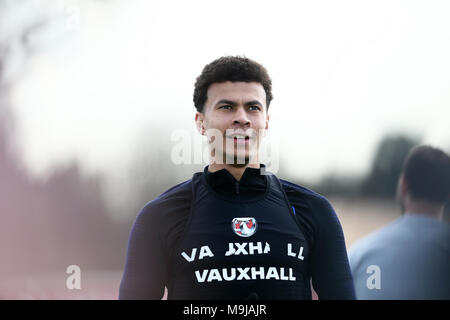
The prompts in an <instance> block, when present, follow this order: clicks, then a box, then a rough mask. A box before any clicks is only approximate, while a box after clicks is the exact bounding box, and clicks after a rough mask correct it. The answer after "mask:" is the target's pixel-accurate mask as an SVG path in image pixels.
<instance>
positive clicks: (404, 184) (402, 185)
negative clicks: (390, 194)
mask: <svg viewBox="0 0 450 320" xmlns="http://www.w3.org/2000/svg"><path fill="white" fill-rule="evenodd" d="M408 190H409V188H408V181H406V179H405V176H404V175H403V173H402V174H401V175H400V177H399V178H398V192H399V193H400V195H401V196H402V198H404V197H406V195H407V193H408Z"/></svg>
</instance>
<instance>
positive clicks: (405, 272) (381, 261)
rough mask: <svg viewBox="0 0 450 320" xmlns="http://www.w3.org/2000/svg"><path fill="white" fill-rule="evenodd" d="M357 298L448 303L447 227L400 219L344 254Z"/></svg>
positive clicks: (449, 232) (449, 227)
mask: <svg viewBox="0 0 450 320" xmlns="http://www.w3.org/2000/svg"><path fill="white" fill-rule="evenodd" d="M349 261H350V267H351V270H352V274H353V281H354V284H355V290H356V297H357V299H368V300H372V299H387V300H390V299H450V268H449V267H450V225H449V224H448V223H445V222H440V221H438V220H436V219H433V218H430V217H426V216H424V215H420V214H405V215H403V216H402V217H400V218H398V219H397V220H395V221H394V222H392V223H390V224H389V225H387V226H385V227H383V228H381V229H380V230H378V231H376V232H374V233H372V234H370V235H368V236H366V237H365V238H363V239H361V240H359V241H358V242H356V243H355V244H354V245H353V246H352V247H351V248H350V250H349Z"/></svg>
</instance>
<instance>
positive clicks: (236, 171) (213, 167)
mask: <svg viewBox="0 0 450 320" xmlns="http://www.w3.org/2000/svg"><path fill="white" fill-rule="evenodd" d="M246 168H255V169H259V168H260V164H259V163H252V164H246V165H232V164H217V163H211V164H210V165H209V166H208V171H209V172H216V171H218V170H221V169H227V170H228V171H229V172H230V173H231V175H232V176H233V177H234V178H235V179H236V180H237V181H239V180H241V178H242V175H243V174H244V171H245V169H246Z"/></svg>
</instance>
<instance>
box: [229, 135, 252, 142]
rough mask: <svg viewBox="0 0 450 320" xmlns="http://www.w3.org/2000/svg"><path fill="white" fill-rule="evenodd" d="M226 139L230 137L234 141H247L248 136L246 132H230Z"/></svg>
mask: <svg viewBox="0 0 450 320" xmlns="http://www.w3.org/2000/svg"><path fill="white" fill-rule="evenodd" d="M226 138H227V139H232V140H233V141H234V143H248V142H249V140H250V136H249V135H246V134H231V135H228V136H226Z"/></svg>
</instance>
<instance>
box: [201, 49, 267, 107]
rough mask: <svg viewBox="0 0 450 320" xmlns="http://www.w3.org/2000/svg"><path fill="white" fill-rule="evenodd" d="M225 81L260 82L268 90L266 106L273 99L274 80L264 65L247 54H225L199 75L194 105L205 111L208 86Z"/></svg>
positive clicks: (208, 65)
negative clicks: (247, 56)
mask: <svg viewBox="0 0 450 320" xmlns="http://www.w3.org/2000/svg"><path fill="white" fill-rule="evenodd" d="M225 81H232V82H236V81H244V82H258V83H260V84H261V85H262V86H263V88H264V91H265V92H266V106H267V110H268V109H269V104H270V101H272V99H273V96H272V80H271V79H270V77H269V74H268V72H267V70H266V68H265V67H264V66H262V65H261V64H259V63H258V62H256V61H253V60H251V59H249V58H246V57H245V56H242V57H241V56H224V57H221V58H218V59H216V60H214V61H213V62H211V63H209V64H207V65H206V66H205V67H204V68H203V71H202V73H201V74H200V75H199V76H198V77H197V80H196V82H195V89H194V106H195V108H196V109H197V111H199V112H203V108H204V105H205V103H206V100H207V98H208V96H207V92H208V88H209V86H210V85H211V84H213V83H220V82H225Z"/></svg>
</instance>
